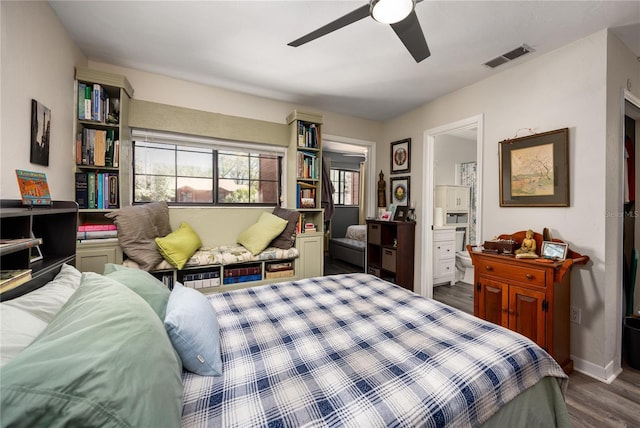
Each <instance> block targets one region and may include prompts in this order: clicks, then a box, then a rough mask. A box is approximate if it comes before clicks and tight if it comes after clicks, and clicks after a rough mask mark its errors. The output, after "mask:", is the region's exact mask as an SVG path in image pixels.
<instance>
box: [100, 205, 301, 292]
mask: <svg viewBox="0 0 640 428" xmlns="http://www.w3.org/2000/svg"><path fill="white" fill-rule="evenodd" d="M107 217H110V218H112V219H113V221H114V223H115V224H116V226H117V227H118V242H119V244H120V247H121V248H122V251H123V253H124V254H125V256H126V258H125V261H124V263H123V264H124V265H125V266H128V267H136V268H140V269H143V270H146V271H153V272H158V275H159V276H164V275H165V274H166V272H167V271H175V270H177V271H181V270H183V269H185V268H194V267H206V268H207V269H212V270H217V271H218V272H219V273H220V269H221V268H223V267H225V266H229V265H238V264H246V263H254V262H258V263H262V262H266V261H269V262H271V261H294V260H295V259H297V258H298V257H299V256H300V252H299V250H298V249H297V248H296V247H295V246H294V243H295V239H296V238H295V229H296V223H297V221H298V217H299V214H298V212H297V211H295V210H287V209H283V208H279V207H276V208H275V209H271V208H267V209H264V208H262V209H247V208H244V209H238V208H235V209H234V208H231V209H218V210H207V209H203V208H199V209H184V208H172V209H171V210H170V209H169V207H168V206H167V204H166V203H165V202H153V203H148V204H144V205H136V206H130V207H125V208H123V209H120V210H118V211H114V212H112V213H109V214H107ZM262 271H264V269H262ZM169 274H170V275H173V276H172V278H173V277H175V278H177V279H180V278H181V274H178V273H176V272H173V273H171V272H170V273H169ZM220 275H221V276H220V277H222V275H223V273H220Z"/></svg>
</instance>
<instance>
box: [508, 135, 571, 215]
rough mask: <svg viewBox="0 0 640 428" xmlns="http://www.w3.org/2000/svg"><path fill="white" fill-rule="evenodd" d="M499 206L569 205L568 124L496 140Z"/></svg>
mask: <svg viewBox="0 0 640 428" xmlns="http://www.w3.org/2000/svg"><path fill="white" fill-rule="evenodd" d="M500 206H501V207H568V206H569V128H563V129H557V130H555V131H549V132H544V133H542V134H534V135H529V136H526V137H521V138H514V139H510V140H504V141H501V142H500Z"/></svg>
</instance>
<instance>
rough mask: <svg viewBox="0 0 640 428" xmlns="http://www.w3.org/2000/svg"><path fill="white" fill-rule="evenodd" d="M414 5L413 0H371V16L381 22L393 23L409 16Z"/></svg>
mask: <svg viewBox="0 0 640 428" xmlns="http://www.w3.org/2000/svg"><path fill="white" fill-rule="evenodd" d="M415 5H416V1H415V0H371V16H372V17H373V19H375V20H376V21H378V22H381V23H383V24H395V23H396V22H400V21H402V20H403V19H405V18H406V17H407V16H409V14H410V13H411V12H413V9H414V7H415Z"/></svg>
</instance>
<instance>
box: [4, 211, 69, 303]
mask: <svg viewBox="0 0 640 428" xmlns="http://www.w3.org/2000/svg"><path fill="white" fill-rule="evenodd" d="M77 220H78V205H77V204H76V203H75V202H73V201H53V202H52V204H51V205H50V206H39V207H35V206H34V207H32V208H29V207H25V206H23V205H22V201H20V200H12V199H3V200H1V201H0V238H1V239H2V242H3V245H2V246H0V265H1V266H2V270H28V269H30V270H31V279H30V280H29V281H28V282H26V283H24V284H23V285H21V286H19V287H16V288H13V289H10V290H8V291H6V292H4V293H2V294H1V295H0V300H7V299H11V298H14V297H17V296H19V295H22V294H24V293H26V292H28V291H31V290H35V289H36V288H39V287H41V286H42V285H44V284H45V283H47V282H48V281H50V280H52V279H53V277H54V276H55V275H56V274H57V273H58V272H59V271H60V266H61V265H62V264H63V263H68V264H71V265H73V264H75V255H76V229H77ZM36 249H37V251H34V250H36ZM36 256H37V257H36Z"/></svg>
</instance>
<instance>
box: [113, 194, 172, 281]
mask: <svg viewBox="0 0 640 428" xmlns="http://www.w3.org/2000/svg"><path fill="white" fill-rule="evenodd" d="M105 217H108V218H112V219H113V222H114V223H115V224H116V226H117V227H118V242H119V243H120V247H121V248H122V251H124V253H125V254H126V255H127V256H128V257H129V258H131V259H132V260H133V261H134V262H136V263H138V265H139V266H140V269H144V270H151V269H153V268H155V267H156V266H158V263H160V262H161V261H162V255H161V254H160V252H159V251H158V246H157V245H156V241H155V239H156V238H158V237H163V236H167V235H168V234H170V233H171V226H169V206H168V205H167V203H166V202H164V201H162V202H152V203H150V204H145V205H134V206H130V207H124V208H122V209H119V210H118V211H114V212H111V213H108V214H105Z"/></svg>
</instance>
